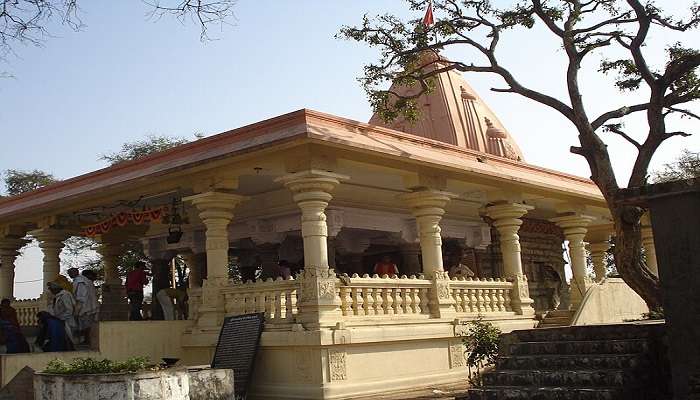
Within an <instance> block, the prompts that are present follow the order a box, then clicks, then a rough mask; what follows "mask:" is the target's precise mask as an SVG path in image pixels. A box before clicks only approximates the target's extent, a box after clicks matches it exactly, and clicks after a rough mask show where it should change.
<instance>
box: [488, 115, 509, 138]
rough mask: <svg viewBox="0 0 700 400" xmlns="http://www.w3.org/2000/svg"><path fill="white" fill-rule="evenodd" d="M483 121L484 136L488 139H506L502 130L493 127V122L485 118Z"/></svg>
mask: <svg viewBox="0 0 700 400" xmlns="http://www.w3.org/2000/svg"><path fill="white" fill-rule="evenodd" d="M484 121H486V127H487V129H486V136H488V137H490V138H501V139H505V138H507V137H508V135H507V134H506V132H505V131H504V130H503V129H500V128H497V127H495V126H494V125H493V122H491V120H490V119H488V118H487V117H484Z"/></svg>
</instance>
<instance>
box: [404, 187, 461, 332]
mask: <svg viewBox="0 0 700 400" xmlns="http://www.w3.org/2000/svg"><path fill="white" fill-rule="evenodd" d="M401 197H402V198H403V200H404V201H406V203H407V204H408V206H409V207H411V213H412V214H413V216H414V217H415V218H416V226H417V228H418V237H419V239H420V249H421V257H422V260H423V274H424V275H425V276H426V277H427V278H428V279H431V280H432V281H433V285H432V287H431V290H430V291H429V293H428V295H429V297H430V300H429V305H430V312H431V314H432V316H434V317H437V318H450V317H452V316H454V314H455V312H456V311H455V309H454V307H453V305H454V299H453V297H452V293H451V290H450V277H449V276H448V274H447V272H445V269H444V267H443V264H442V236H441V235H440V232H441V230H440V220H442V216H443V215H444V214H445V205H447V202H449V201H450V199H452V198H453V197H456V195H454V194H452V193H448V192H442V191H439V190H433V189H421V190H416V191H414V192H412V193H408V194H404V195H402V196H401Z"/></svg>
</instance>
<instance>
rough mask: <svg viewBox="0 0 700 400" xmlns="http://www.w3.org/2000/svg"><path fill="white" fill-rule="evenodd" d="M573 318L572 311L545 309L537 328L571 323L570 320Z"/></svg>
mask: <svg viewBox="0 0 700 400" xmlns="http://www.w3.org/2000/svg"><path fill="white" fill-rule="evenodd" d="M573 318H574V312H573V311H569V310H552V311H547V314H545V315H544V318H542V321H540V323H539V325H537V327H538V328H553V327H561V326H569V325H571V320H572V319H573Z"/></svg>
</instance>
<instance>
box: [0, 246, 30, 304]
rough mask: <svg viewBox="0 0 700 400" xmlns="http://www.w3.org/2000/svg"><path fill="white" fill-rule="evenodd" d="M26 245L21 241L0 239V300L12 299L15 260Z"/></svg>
mask: <svg viewBox="0 0 700 400" xmlns="http://www.w3.org/2000/svg"><path fill="white" fill-rule="evenodd" d="M26 243H27V241H26V240H23V239H15V238H6V239H0V299H10V300H13V299H14V286H15V260H16V258H17V256H18V255H19V249H21V248H22V246H24V245H25V244H26Z"/></svg>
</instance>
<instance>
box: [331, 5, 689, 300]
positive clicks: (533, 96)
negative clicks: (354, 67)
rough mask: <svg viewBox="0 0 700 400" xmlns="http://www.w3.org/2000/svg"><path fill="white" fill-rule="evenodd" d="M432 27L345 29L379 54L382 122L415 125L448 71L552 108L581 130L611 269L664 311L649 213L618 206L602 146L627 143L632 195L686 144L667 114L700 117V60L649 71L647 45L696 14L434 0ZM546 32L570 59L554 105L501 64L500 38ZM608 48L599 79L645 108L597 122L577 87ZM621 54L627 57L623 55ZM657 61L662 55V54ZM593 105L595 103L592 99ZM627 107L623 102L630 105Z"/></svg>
mask: <svg viewBox="0 0 700 400" xmlns="http://www.w3.org/2000/svg"><path fill="white" fill-rule="evenodd" d="M406 2H407V3H408V5H409V7H410V8H411V9H413V10H425V9H426V7H427V5H428V0H406ZM432 4H433V7H434V9H435V13H436V15H437V17H438V18H436V20H435V23H434V25H431V26H425V25H423V24H422V23H421V20H418V19H417V20H411V21H403V20H401V19H400V18H398V17H396V16H393V15H382V16H378V17H376V18H369V17H367V16H365V18H364V19H363V21H362V23H361V24H360V25H359V26H356V27H349V26H346V27H343V28H342V30H341V32H340V34H339V36H341V37H344V38H347V39H351V40H355V41H358V42H364V43H366V44H367V45H369V46H371V47H375V48H378V49H379V52H380V54H381V56H380V59H379V61H378V62H377V63H374V64H370V65H367V66H366V67H365V73H364V76H363V77H362V78H361V82H362V83H363V85H364V87H365V89H366V91H367V94H368V96H369V99H370V102H371V104H372V105H373V106H374V108H375V111H376V112H377V113H379V115H380V116H382V117H383V118H384V119H387V120H391V119H394V118H397V117H399V116H403V117H405V118H407V119H408V120H415V119H416V117H417V115H416V114H417V112H418V111H417V110H418V108H417V107H416V102H417V99H418V98H419V97H420V96H421V95H422V94H424V93H426V92H429V91H430V90H432V88H433V85H434V83H433V82H434V79H435V76H436V75H437V74H439V73H441V72H444V71H448V70H458V71H461V72H480V73H492V74H496V75H498V76H500V77H501V78H502V79H503V81H504V82H505V87H503V88H494V89H492V90H494V91H496V92H499V93H513V94H518V95H520V96H523V97H525V98H528V99H530V100H532V101H534V102H537V103H540V104H542V105H545V106H547V107H550V108H552V109H554V110H556V111H557V112H559V113H560V114H561V115H562V116H563V117H564V118H566V119H567V120H568V121H569V122H570V123H571V124H572V126H573V127H575V128H576V130H577V132H578V139H579V143H580V145H579V146H573V147H571V152H572V153H574V154H577V155H580V156H582V157H584V158H585V159H586V161H587V162H588V165H589V167H590V169H591V179H592V180H593V181H594V182H595V183H596V185H597V186H598V187H599V188H600V190H601V192H602V194H603V196H604V197H605V200H606V202H607V205H608V207H609V209H610V212H611V215H612V218H613V221H614V225H615V236H616V246H615V265H616V266H617V269H618V271H619V273H620V274H621V276H622V277H623V279H624V280H625V282H627V284H628V285H629V286H630V287H631V288H632V289H634V290H635V291H636V292H637V293H639V294H640V296H641V297H642V298H644V300H645V301H646V302H647V304H648V305H649V307H650V308H652V309H656V308H658V307H660V305H661V296H660V289H659V283H658V279H657V278H656V277H655V276H654V275H653V274H652V273H651V272H650V271H649V270H648V269H647V268H646V266H645V265H644V263H643V261H642V258H641V237H640V236H641V235H640V217H641V215H642V214H643V213H644V210H643V209H641V208H639V207H636V206H633V205H626V204H622V203H621V202H620V201H618V197H617V194H618V192H619V190H620V188H621V185H620V183H619V182H618V179H617V177H616V174H615V171H614V170H613V167H612V163H611V161H610V159H611V155H610V153H609V152H608V148H607V146H606V144H605V142H604V134H616V135H619V136H620V137H622V138H624V139H625V140H626V141H627V142H629V144H630V145H631V146H632V147H633V148H634V150H636V152H637V157H636V160H635V162H634V165H633V166H632V173H631V176H630V178H629V181H628V182H627V186H628V187H636V186H642V185H645V184H646V183H647V176H648V168H649V163H650V162H651V159H652V156H653V155H654V152H655V151H656V150H657V149H658V148H659V146H660V145H661V144H662V143H663V142H664V141H665V140H667V139H669V138H672V137H676V136H688V135H689V134H688V133H687V132H685V131H683V130H680V129H671V128H669V126H668V125H669V123H670V122H672V119H670V118H669V117H670V116H684V117H687V118H692V119H700V118H699V117H698V116H697V115H696V114H694V113H692V112H691V111H689V110H688V109H687V108H686V107H685V106H687V105H688V103H690V102H693V101H694V100H696V99H697V98H698V97H700V79H699V78H698V75H697V74H696V69H697V67H698V65H700V53H699V52H698V51H697V50H696V49H693V48H688V47H684V46H683V45H681V44H680V43H671V44H669V45H668V47H667V48H666V50H665V54H664V55H665V58H666V61H665V62H664V63H663V64H661V65H657V66H653V65H651V63H650V62H649V60H648V59H647V58H646V55H645V53H646V52H649V51H651V50H649V49H648V48H647V47H645V44H647V39H648V37H649V33H650V31H651V30H652V29H655V30H658V31H659V33H660V34H662V35H663V34H664V33H667V32H672V31H673V32H686V31H688V30H691V29H694V28H696V27H697V26H698V23H699V22H700V6H693V7H691V8H690V10H689V12H690V16H689V18H687V19H680V18H676V17H673V16H668V15H666V14H665V13H664V12H663V10H662V9H661V8H660V7H659V6H657V5H656V3H655V2H654V1H641V0H527V1H521V2H519V3H518V4H517V5H515V6H512V7H510V8H506V9H498V8H496V7H494V6H492V5H491V2H489V1H487V0H434V1H433V2H432ZM536 23H538V24H543V26H544V27H545V28H546V30H547V31H548V32H549V33H550V34H551V36H552V37H553V38H554V39H555V40H556V41H558V42H559V43H560V45H561V46H562V49H563V52H564V54H565V55H566V58H567V62H566V64H567V65H566V78H565V80H563V81H562V82H561V84H562V86H563V87H564V88H565V89H566V96H565V98H561V99H560V98H556V97H554V96H552V95H549V94H546V93H544V92H542V91H538V90H537V89H535V88H531V87H528V86H526V85H525V84H523V83H522V82H521V81H520V80H519V79H518V78H517V77H516V74H515V71H514V70H511V69H509V68H506V67H504V66H503V65H502V64H501V63H500V62H499V55H498V49H499V44H500V43H502V41H503V39H504V35H503V33H504V32H505V31H509V30H511V31H512V30H516V29H519V30H520V31H521V32H519V33H520V34H519V35H517V36H515V35H511V36H510V37H517V39H516V40H522V41H525V40H528V34H527V30H528V29H530V28H532V27H533V26H534V25H535V24H536ZM453 47H462V48H464V49H468V50H471V51H475V52H476V53H477V54H478V56H479V57H478V58H480V60H479V59H477V58H474V59H473V60H472V59H470V60H469V61H449V60H445V59H444V58H441V57H439V54H438V53H439V51H440V50H441V49H444V48H453ZM603 50H607V51H608V52H607V53H606V54H607V55H608V57H615V58H614V59H611V60H605V61H603V62H602V64H601V65H600V68H599V70H598V71H599V72H600V73H602V74H609V73H614V74H616V81H615V85H616V87H617V88H618V89H620V90H621V91H623V92H625V94H627V93H634V94H635V95H637V96H639V97H641V98H645V100H643V101H641V102H639V103H628V102H629V96H625V98H623V100H622V104H624V105H623V106H621V107H618V108H615V109H612V110H609V111H606V112H604V113H602V114H600V115H597V116H591V115H590V114H589V113H590V108H591V103H585V102H584V100H583V96H582V93H581V89H580V85H579V83H580V82H579V75H580V73H581V69H582V65H589V64H584V61H588V60H590V59H591V58H592V57H591V55H592V54H596V53H598V56H600V52H601V51H603ZM620 54H622V55H623V56H621V57H617V56H618V55H620ZM657 56H658V55H657ZM390 82H396V83H399V84H402V85H407V86H413V87H416V89H417V90H415V94H412V95H410V96H401V95H399V94H397V93H394V92H390V91H388V90H386V89H385V88H386V85H387V83H390ZM594 101H595V100H594ZM625 103H627V104H625ZM635 113H643V114H644V115H645V117H646V118H645V120H646V122H647V124H648V126H647V127H646V129H645V130H646V132H641V133H643V134H645V135H646V136H645V138H644V140H641V141H640V140H636V139H634V137H633V136H630V135H629V134H628V133H627V132H626V131H625V127H624V125H623V122H624V119H625V117H628V116H630V115H633V114H635Z"/></svg>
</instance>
